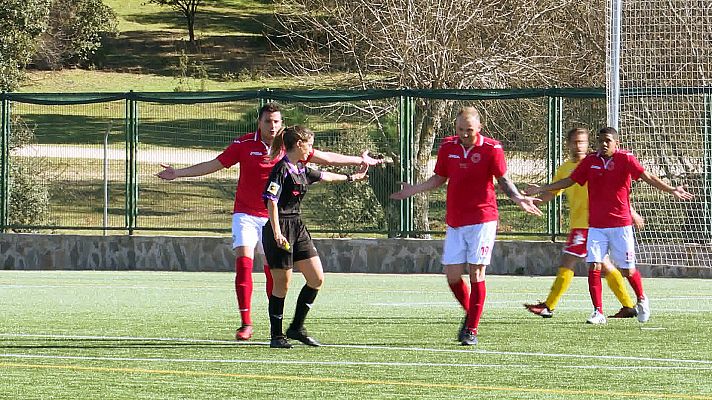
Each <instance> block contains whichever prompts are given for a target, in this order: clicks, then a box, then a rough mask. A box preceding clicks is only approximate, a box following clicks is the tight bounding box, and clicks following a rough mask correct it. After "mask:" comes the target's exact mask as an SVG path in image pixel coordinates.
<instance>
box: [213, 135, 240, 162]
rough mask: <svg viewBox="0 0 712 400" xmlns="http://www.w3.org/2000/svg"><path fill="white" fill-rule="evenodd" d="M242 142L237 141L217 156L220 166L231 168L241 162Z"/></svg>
mask: <svg viewBox="0 0 712 400" xmlns="http://www.w3.org/2000/svg"><path fill="white" fill-rule="evenodd" d="M240 154H241V152H240V142H239V141H237V140H235V141H234V142H232V143H231V144H230V145H229V146H227V147H226V148H225V150H223V152H222V153H220V154H219V155H218V156H217V159H218V161H220V164H222V165H223V167H225V168H230V167H232V166H233V165H235V164H237V163H239V162H240Z"/></svg>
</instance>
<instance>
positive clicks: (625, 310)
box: [608, 307, 638, 318]
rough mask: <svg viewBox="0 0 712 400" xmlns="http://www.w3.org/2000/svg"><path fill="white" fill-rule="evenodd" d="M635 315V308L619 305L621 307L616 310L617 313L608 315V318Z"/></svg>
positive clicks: (631, 316)
mask: <svg viewBox="0 0 712 400" xmlns="http://www.w3.org/2000/svg"><path fill="white" fill-rule="evenodd" d="M636 315H638V312H637V311H635V308H632V307H621V309H620V310H618V312H617V313H615V314H613V315H609V316H608V318H633V317H635V316H636Z"/></svg>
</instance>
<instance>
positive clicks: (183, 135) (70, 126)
mask: <svg viewBox="0 0 712 400" xmlns="http://www.w3.org/2000/svg"><path fill="white" fill-rule="evenodd" d="M219 107H224V108H227V109H234V113H235V115H236V116H238V115H241V113H244V112H245V108H244V106H242V105H230V104H228V103H222V104H221V105H219ZM199 112H200V111H199V110H196V112H195V114H194V115H195V118H190V119H188V118H175V119H173V118H171V116H170V115H165V116H161V119H160V120H159V119H158V118H150V117H145V118H140V119H139V141H140V143H139V149H141V148H143V149H146V147H145V146H164V147H177V148H191V149H205V150H217V151H221V150H223V149H224V148H225V147H227V145H228V144H230V143H231V142H232V140H233V139H234V138H235V137H237V136H240V135H242V134H244V133H246V132H254V130H255V129H256V121H254V119H253V117H252V116H251V115H250V116H246V117H244V118H236V119H234V120H228V119H219V118H208V117H205V118H201V117H200V116H199V115H197V114H198V113H199ZM209 112H210V110H206V113H209ZM22 118H23V120H24V121H25V122H26V123H27V124H28V125H29V126H32V127H33V128H34V130H35V143H38V144H65V145H71V144H81V145H102V144H103V141H104V134H105V133H106V129H107V127H108V126H109V125H111V134H110V135H109V143H110V144H120V143H125V140H126V136H125V133H124V119H123V118H102V117H92V116H85V115H61V116H58V115H56V114H23V116H22Z"/></svg>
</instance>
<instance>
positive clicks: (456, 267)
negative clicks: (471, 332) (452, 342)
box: [441, 226, 470, 342]
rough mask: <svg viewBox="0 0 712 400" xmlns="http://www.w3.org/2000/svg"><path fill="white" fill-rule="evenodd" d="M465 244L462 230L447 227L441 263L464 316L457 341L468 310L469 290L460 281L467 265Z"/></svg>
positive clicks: (459, 340) (463, 326) (463, 282)
mask: <svg viewBox="0 0 712 400" xmlns="http://www.w3.org/2000/svg"><path fill="white" fill-rule="evenodd" d="M466 251H467V244H466V242H465V239H464V233H463V232H462V228H452V227H449V226H448V227H447V228H446V229H445V240H444V241H443V256H442V259H441V262H442V264H443V271H444V272H445V278H446V279H447V284H448V287H449V288H450V291H451V292H452V294H453V295H454V296H455V299H457V302H458V303H460V305H461V306H462V309H463V310H465V313H464V314H465V315H464V317H463V319H462V324H461V325H460V329H459V330H458V334H457V341H458V342H461V341H462V335H463V332H464V330H465V324H466V323H467V312H468V310H469V308H470V288H469V287H468V286H467V283H465V281H464V280H463V279H462V275H463V274H464V273H465V267H466V265H467V264H466V263H467V253H466Z"/></svg>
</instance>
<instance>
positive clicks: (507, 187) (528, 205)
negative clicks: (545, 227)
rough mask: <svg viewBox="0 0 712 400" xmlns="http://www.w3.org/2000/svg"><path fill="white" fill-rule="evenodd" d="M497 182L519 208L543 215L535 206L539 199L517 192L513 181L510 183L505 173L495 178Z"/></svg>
mask: <svg viewBox="0 0 712 400" xmlns="http://www.w3.org/2000/svg"><path fill="white" fill-rule="evenodd" d="M497 182H499V187H500V188H501V189H502V191H503V192H504V193H505V194H506V195H507V196H508V197H509V198H510V199H512V201H513V202H515V203H517V205H518V206H519V208H521V209H522V210H524V211H526V212H528V213H529V214H534V215H544V214H542V212H541V210H540V209H538V208H537V206H536V203H538V202H540V201H541V200H540V199H537V198H535V197H529V196H524V195H522V194H521V193H519V190H518V189H517V187H516V186H514V183H512V181H510V180H509V178H508V177H507V176H506V175H504V176H500V177H499V178H497Z"/></svg>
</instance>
